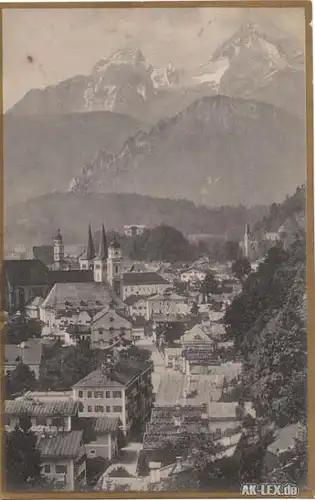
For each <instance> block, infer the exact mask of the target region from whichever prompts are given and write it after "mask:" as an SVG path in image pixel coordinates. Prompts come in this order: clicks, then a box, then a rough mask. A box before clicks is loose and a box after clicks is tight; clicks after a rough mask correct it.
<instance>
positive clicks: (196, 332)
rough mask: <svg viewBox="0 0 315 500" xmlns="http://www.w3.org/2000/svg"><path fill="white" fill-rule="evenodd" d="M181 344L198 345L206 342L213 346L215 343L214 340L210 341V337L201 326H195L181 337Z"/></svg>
mask: <svg viewBox="0 0 315 500" xmlns="http://www.w3.org/2000/svg"><path fill="white" fill-rule="evenodd" d="M180 342H182V343H186V342H194V343H196V344H198V343H205V342H206V343H209V344H211V343H213V340H211V339H210V337H209V336H208V335H207V334H206V333H205V331H204V330H203V328H202V327H201V326H200V325H195V326H194V327H193V328H192V329H191V330H189V331H188V332H186V333H184V335H182V336H181V338H180Z"/></svg>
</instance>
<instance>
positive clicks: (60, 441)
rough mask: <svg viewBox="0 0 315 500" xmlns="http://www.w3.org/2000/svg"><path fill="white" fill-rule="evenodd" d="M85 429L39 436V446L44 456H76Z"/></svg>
mask: <svg viewBox="0 0 315 500" xmlns="http://www.w3.org/2000/svg"><path fill="white" fill-rule="evenodd" d="M82 437H83V431H70V432H63V433H58V434H57V435H56V436H52V437H44V438H39V440H38V443H37V446H38V449H39V451H40V454H41V457H42V458H60V459H62V458H75V457H76V456H77V455H78V453H79V450H80V447H81V444H82Z"/></svg>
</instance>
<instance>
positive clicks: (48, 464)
mask: <svg viewBox="0 0 315 500" xmlns="http://www.w3.org/2000/svg"><path fill="white" fill-rule="evenodd" d="M35 394H36V393H33V396H34V395H35ZM38 394H40V393H38ZM43 394H44V395H45V393H43ZM66 396H67V395H65V397H64V398H63V400H59V401H58V400H57V401H56V400H50V399H49V397H48V395H47V394H46V397H45V396H44V397H43V398H41V397H40V396H39V397H38V398H36V399H33V397H32V396H31V395H30V394H29V395H27V396H24V397H22V398H19V399H15V400H13V401H6V402H5V408H4V424H5V430H6V431H7V432H11V431H13V430H14V428H15V427H16V425H18V424H19V418H20V417H21V416H22V415H28V416H29V417H30V419H31V424H32V425H31V430H32V431H33V432H35V434H36V435H37V437H38V442H37V446H38V449H39V451H40V455H41V466H42V469H41V472H42V474H43V475H44V476H46V477H47V478H48V479H49V480H51V481H53V482H54V483H58V484H59V486H60V488H63V489H65V490H67V491H72V490H75V489H78V488H80V487H81V486H85V484H86V450H85V446H84V444H83V431H82V430H74V429H73V424H74V422H75V426H76V425H77V423H78V418H77V417H78V411H79V406H80V403H79V401H73V400H71V399H66Z"/></svg>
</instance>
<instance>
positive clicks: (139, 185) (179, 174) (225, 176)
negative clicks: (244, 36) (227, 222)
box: [70, 96, 305, 205]
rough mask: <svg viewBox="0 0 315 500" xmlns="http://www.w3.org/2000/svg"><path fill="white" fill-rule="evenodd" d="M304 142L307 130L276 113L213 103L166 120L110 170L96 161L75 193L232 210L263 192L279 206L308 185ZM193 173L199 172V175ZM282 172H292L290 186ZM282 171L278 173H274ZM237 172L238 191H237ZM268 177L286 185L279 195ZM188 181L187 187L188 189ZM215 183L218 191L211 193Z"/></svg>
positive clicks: (218, 99) (227, 101)
mask: <svg viewBox="0 0 315 500" xmlns="http://www.w3.org/2000/svg"><path fill="white" fill-rule="evenodd" d="M271 130H272V131H271ZM226 137H228V138H229V142H228V144H227V143H226ZM289 138H290V139H289ZM293 140H294V142H295V147H294V148H293V147H292V143H291V141H293ZM304 141H305V137H304V128H303V124H302V122H300V121H299V120H298V119H296V118H294V117H292V116H291V115H290V114H288V113H286V112H285V111H283V110H279V109H277V108H275V107H274V106H272V105H267V104H265V103H259V102H256V101H253V100H249V99H234V98H229V97H226V96H215V97H206V98H203V99H201V100H198V101H195V102H194V103H193V104H191V105H190V106H189V107H187V108H186V109H185V110H183V111H182V112H180V113H178V114H177V115H175V116H174V117H172V118H170V119H164V120H161V121H160V122H159V123H158V124H157V125H155V126H154V127H152V128H151V129H150V130H149V131H148V132H141V131H139V132H138V133H136V134H135V135H134V136H133V137H131V138H129V139H128V140H127V141H126V142H125V143H124V145H123V147H122V149H121V150H120V152H119V153H118V154H116V155H115V156H114V157H113V158H111V159H110V160H109V162H108V163H105V164H104V162H98V158H97V157H96V159H95V161H94V162H90V165H89V169H88V175H85V174H84V173H83V172H82V175H81V176H78V177H77V178H75V179H72V181H71V188H70V189H71V191H73V192H91V191H96V192H111V191H119V192H137V193H142V194H147V195H150V196H154V197H163V196H165V195H167V196H168V197H173V198H179V197H184V198H187V199H191V200H193V201H195V202H198V201H199V200H200V198H201V199H202V198H203V197H204V198H207V199H208V201H207V202H206V203H207V204H209V203H210V204H212V205H218V204H220V202H221V201H223V203H226V202H228V200H230V201H232V204H237V203H242V202H245V203H252V202H253V201H254V200H253V199H251V196H252V194H251V193H253V190H254V191H255V189H256V186H257V185H258V184H260V185H261V192H259V193H256V196H257V195H258V203H263V204H264V203H265V202H268V203H269V202H270V203H271V202H272V201H274V200H275V199H276V201H277V200H278V199H279V196H280V197H281V196H282V197H284V196H285V193H286V192H290V191H292V189H294V186H296V185H297V184H301V183H302V182H304V179H305V178H304V177H303V175H304V174H305V172H303V166H304V165H305V158H304V155H305V143H304ZM233 148H234V149H235V151H233ZM291 149H292V150H291ZM259 151H260V152H261V155H260V154H259V153H258V154H257V152H259ZM236 153H237V154H236ZM208 158H211V162H210V164H209V160H208ZM190 165H195V167H198V168H197V169H195V170H194V172H191V171H190ZM281 165H282V167H283V168H286V171H287V172H289V174H288V176H287V178H286V179H285V182H283V175H282V172H281ZM244 167H245V170H244ZM276 167H277V169H278V171H276V172H274V169H275V168H276ZM231 168H233V169H234V176H235V178H234V181H236V184H237V188H236V189H235V187H234V188H233V189H232V188H231V185H230V173H231ZM266 169H267V170H268V172H269V173H270V175H272V176H273V177H278V180H277V182H275V185H274V186H273V189H274V190H271V189H270V185H269V181H268V174H267V173H266ZM246 170H247V171H246ZM183 177H185V182H184V183H181V184H180V183H179V180H180V179H182V178H183ZM290 177H291V178H290ZM258 179H259V182H258ZM215 180H217V186H216V191H215V192H213V193H211V190H212V191H213V182H214V181H215ZM280 183H281V184H283V185H282V186H281V185H280ZM263 185H265V188H263ZM279 188H280V192H279V193H277V190H278V189H279ZM231 196H232V198H231ZM266 196H268V199H265V197H266Z"/></svg>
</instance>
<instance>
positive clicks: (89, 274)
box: [48, 269, 94, 284]
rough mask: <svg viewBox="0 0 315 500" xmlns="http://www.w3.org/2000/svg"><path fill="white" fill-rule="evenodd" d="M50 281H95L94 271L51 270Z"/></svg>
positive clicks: (53, 282)
mask: <svg viewBox="0 0 315 500" xmlns="http://www.w3.org/2000/svg"><path fill="white" fill-rule="evenodd" d="M48 276H49V282H50V283H51V284H55V283H91V282H93V281H94V277H93V271H90V270H87V271H81V270H79V269H72V270H70V271H49V275H48Z"/></svg>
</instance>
